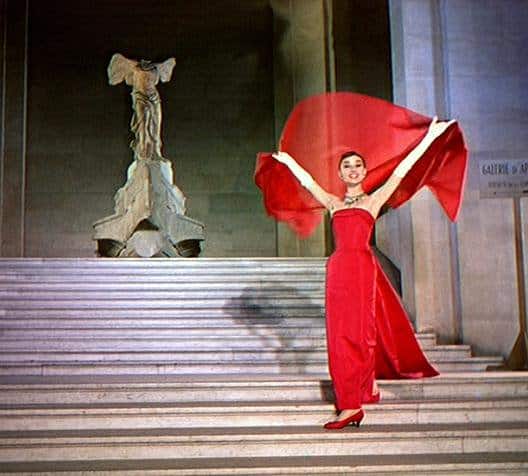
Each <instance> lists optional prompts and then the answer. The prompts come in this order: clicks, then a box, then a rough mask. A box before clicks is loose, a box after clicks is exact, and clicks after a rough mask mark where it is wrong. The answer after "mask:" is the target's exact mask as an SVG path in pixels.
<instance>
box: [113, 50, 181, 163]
mask: <svg viewBox="0 0 528 476" xmlns="http://www.w3.org/2000/svg"><path fill="white" fill-rule="evenodd" d="M175 64H176V60H175V59H174V58H169V59H168V60H166V61H164V62H163V63H152V62H150V61H146V60H141V61H136V60H130V59H128V58H125V57H124V56H123V55H121V54H119V53H116V54H115V55H113V56H112V59H111V60H110V64H109V65H108V82H109V83H110V84H111V85H115V84H119V83H121V82H123V81H125V82H126V84H127V85H128V86H132V93H131V94H132V108H133V110H134V112H133V114H132V120H131V122H130V129H131V130H132V132H133V133H134V139H133V140H132V142H131V143H130V147H131V148H132V150H133V151H134V158H135V159H138V160H153V159H154V160H155V159H163V156H162V155H161V99H160V95H159V93H158V91H157V89H156V85H157V84H158V82H159V81H161V82H163V83H166V82H168V81H170V79H171V76H172V70H173V69H174V65H175Z"/></svg>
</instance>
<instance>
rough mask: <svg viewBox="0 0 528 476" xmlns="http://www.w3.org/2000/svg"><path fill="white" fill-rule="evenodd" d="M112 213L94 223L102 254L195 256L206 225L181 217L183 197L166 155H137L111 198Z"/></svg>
mask: <svg viewBox="0 0 528 476" xmlns="http://www.w3.org/2000/svg"><path fill="white" fill-rule="evenodd" d="M114 200H115V213H114V214H113V215H110V216H107V217H105V218H102V219H101V220H99V221H97V222H95V223H94V225H93V226H94V229H95V231H94V236H93V239H94V240H96V241H97V252H98V254H99V255H100V256H106V257H137V256H139V257H142V258H150V257H177V256H183V257H194V256H198V255H199V254H200V251H201V249H200V242H201V241H203V240H204V228H205V227H204V225H203V224H202V223H200V222H198V221H196V220H193V219H191V218H189V217H187V216H185V196H184V195H183V193H182V192H181V190H180V189H179V188H178V187H176V186H175V185H174V184H173V174H172V167H171V163H170V162H169V161H168V160H164V159H161V160H160V159H156V160H135V161H134V162H133V163H132V165H131V166H130V167H129V169H128V178H127V181H126V183H125V185H124V186H123V187H122V188H120V189H119V190H118V191H117V193H116V195H115V197H114Z"/></svg>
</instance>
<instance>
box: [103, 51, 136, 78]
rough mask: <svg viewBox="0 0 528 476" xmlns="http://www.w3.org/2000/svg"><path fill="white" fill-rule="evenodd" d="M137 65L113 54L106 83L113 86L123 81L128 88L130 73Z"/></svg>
mask: <svg viewBox="0 0 528 476" xmlns="http://www.w3.org/2000/svg"><path fill="white" fill-rule="evenodd" d="M137 64H138V62H137V61H134V60H129V59H128V58H125V57H124V56H123V55H121V54H119V53H115V54H114V55H113V56H112V59H111V60H110V64H109V65H108V68H107V72H108V82H109V83H110V84H111V85H112V86H113V85H115V84H119V83H121V82H122V81H123V80H124V81H126V83H127V84H128V85H129V86H130V85H131V84H132V73H133V72H134V68H135V67H136V65H137Z"/></svg>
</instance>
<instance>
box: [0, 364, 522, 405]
mask: <svg viewBox="0 0 528 476" xmlns="http://www.w3.org/2000/svg"><path fill="white" fill-rule="evenodd" d="M378 384H379V386H380V389H381V392H382V395H383V403H387V402H392V401H395V400H400V401H402V400H412V401H424V402H425V401H430V400H435V401H436V400H445V401H451V400H470V399H477V400H479V399H484V400H490V399H507V398H514V399H525V400H528V372H515V373H512V372H474V373H466V372H464V373H452V374H441V375H440V376H438V377H434V378H428V379H418V380H380V381H378ZM263 400H265V401H266V402H282V403H283V402H285V401H290V402H306V401H319V402H332V401H333V396H332V389H331V383H330V381H329V377H328V374H327V372H326V370H325V371H324V372H322V373H320V374H318V375H312V376H306V375H300V374H294V375H288V376H284V375H252V374H243V373H240V374H237V375H229V376H222V375H219V374H214V375H210V376H197V375H186V376H184V375H181V374H180V375H128V376H116V375H98V376H73V375H62V376H59V375H55V376H45V377H43V376H13V375H10V376H3V377H0V404H2V405H13V404H15V405H16V404H24V405H26V404H37V405H55V406H57V405H63V404H72V405H79V404H82V405H91V404H108V405H112V404H122V403H130V402H134V403H145V404H152V403H165V404H171V403H187V402H194V403H197V402H204V403H211V402H224V403H225V402H236V403H237V404H240V403H241V402H252V401H263Z"/></svg>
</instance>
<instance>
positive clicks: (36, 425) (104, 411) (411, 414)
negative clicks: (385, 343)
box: [0, 398, 528, 436]
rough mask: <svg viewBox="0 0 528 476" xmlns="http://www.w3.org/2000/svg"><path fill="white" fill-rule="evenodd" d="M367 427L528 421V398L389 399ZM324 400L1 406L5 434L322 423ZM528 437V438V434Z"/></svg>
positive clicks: (327, 408) (375, 408) (372, 412)
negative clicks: (41, 431)
mask: <svg viewBox="0 0 528 476" xmlns="http://www.w3.org/2000/svg"><path fill="white" fill-rule="evenodd" d="M365 409H366V412H367V416H366V417H365V422H364V423H365V425H402V424H414V425H420V424H436V423H498V422H514V421H515V422H527V421H528V399H526V398H522V399H513V398H509V399H493V400H462V401H458V400H450V401H432V400H428V401H423V402H420V401H394V400H393V401H390V400H389V401H388V402H382V403H380V404H376V405H366V406H365ZM333 418H335V413H334V407H333V405H331V404H330V403H321V402H294V403H292V402H216V403H215V402H211V403H182V404H175V403H172V404H163V403H151V404H148V405H147V404H145V403H123V404H113V405H111V404H90V405H88V404H83V405H65V404H62V405H60V406H52V405H0V427H1V428H2V430H3V431H26V430H27V431H29V430H69V429H71V428H76V429H78V430H87V429H101V430H104V429H115V428H119V429H127V428H214V427H223V428H226V427H246V426H259V427H264V426H303V425H305V426H309V425H322V424H324V423H325V422H326V421H329V420H332V419H333ZM527 436H528V435H527Z"/></svg>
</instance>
